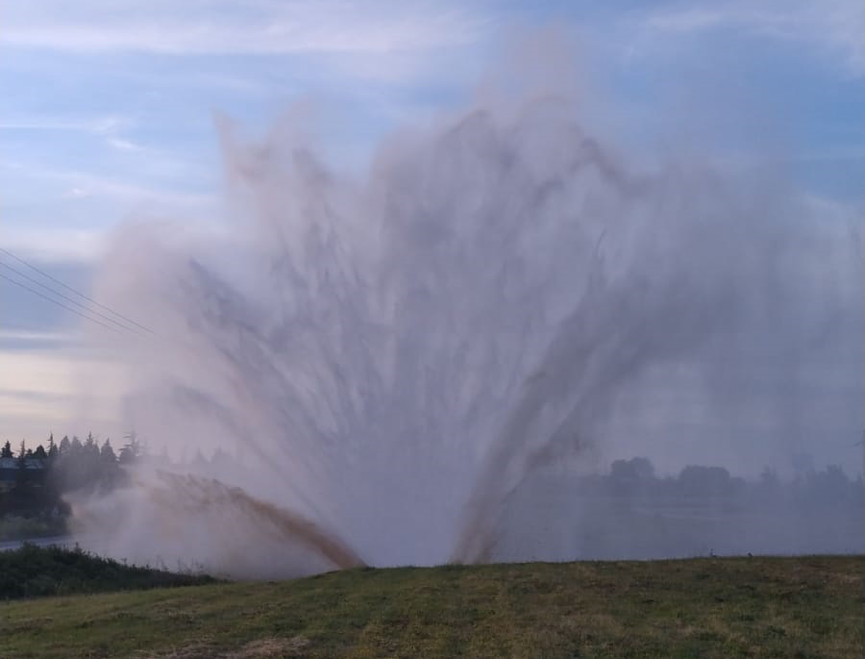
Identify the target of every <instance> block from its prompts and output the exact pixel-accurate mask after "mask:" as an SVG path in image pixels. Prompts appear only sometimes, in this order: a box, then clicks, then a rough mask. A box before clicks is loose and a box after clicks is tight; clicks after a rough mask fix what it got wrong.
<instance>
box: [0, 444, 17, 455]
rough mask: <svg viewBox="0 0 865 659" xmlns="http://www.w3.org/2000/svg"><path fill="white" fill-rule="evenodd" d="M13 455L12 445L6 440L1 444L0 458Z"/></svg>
mask: <svg viewBox="0 0 865 659" xmlns="http://www.w3.org/2000/svg"><path fill="white" fill-rule="evenodd" d="M14 457H15V456H14V455H13V454H12V445H11V444H10V443H9V442H8V441H7V442H6V443H5V444H3V448H2V449H0V458H14Z"/></svg>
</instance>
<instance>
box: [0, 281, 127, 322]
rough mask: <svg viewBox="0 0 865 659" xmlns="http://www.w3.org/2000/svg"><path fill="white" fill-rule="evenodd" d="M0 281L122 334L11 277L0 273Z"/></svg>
mask: <svg viewBox="0 0 865 659" xmlns="http://www.w3.org/2000/svg"><path fill="white" fill-rule="evenodd" d="M0 279H5V280H6V281H8V282H10V283H12V284H15V285H16V286H20V287H21V288H23V289H24V290H26V291H30V292H31V293H33V294H34V295H38V296H39V297H41V298H43V299H45V300H48V301H49V302H52V303H53V304H56V305H57V306H58V307H63V308H64V309H66V310H67V311H71V312H72V313H74V314H75V315H77V316H81V317H82V318H85V319H87V320H89V321H90V322H91V323H96V324H97V325H102V327H104V328H105V329H107V330H111V331H112V332H117V333H118V334H122V333H123V332H121V331H120V330H118V329H115V328H114V327H111V325H106V324H105V323H103V322H102V321H101V320H96V319H95V318H91V317H90V316H88V315H86V314H83V313H81V312H80V311H78V310H77V309H73V308H72V307H69V306H66V305H65V304H63V303H62V302H58V301H57V300H55V299H54V298H50V297H48V296H47V295H45V294H43V293H40V292H39V291H37V290H36V289H35V288H30V287H29V286H27V285H26V284H22V283H21V282H20V281H16V280H14V279H12V278H11V277H7V276H6V275H4V274H3V273H0Z"/></svg>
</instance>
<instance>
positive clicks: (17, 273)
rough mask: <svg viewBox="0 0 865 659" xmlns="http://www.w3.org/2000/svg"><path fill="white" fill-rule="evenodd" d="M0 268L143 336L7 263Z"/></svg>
mask: <svg viewBox="0 0 865 659" xmlns="http://www.w3.org/2000/svg"><path fill="white" fill-rule="evenodd" d="M0 266H2V267H4V268H6V269H7V270H11V271H12V272H14V273H15V274H16V275H18V276H19V277H24V279H26V280H27V281H29V282H32V283H34V284H36V285H37V286H40V287H41V288H44V289H45V290H46V291H49V292H50V293H51V294H52V295H56V296H57V297H59V298H62V299H64V300H66V301H67V302H70V303H72V304H74V305H75V306H76V307H80V308H82V309H84V310H85V311H87V312H88V313H92V314H94V315H96V316H99V317H100V318H102V319H103V320H107V321H108V322H109V323H113V324H115V325H117V326H118V327H120V328H121V329H124V330H126V331H127V332H133V333H134V334H137V335H139V336H143V334H142V333H141V332H139V331H138V330H137V329H135V328H134V327H128V326H126V325H124V324H123V323H120V322H118V321H116V320H114V319H113V318H111V317H110V316H106V315H105V314H103V313H99V312H98V311H97V310H96V309H91V308H90V307H88V306H87V305H86V304H81V302H79V301H78V300H73V299H72V298H71V297H69V296H68V295H64V294H63V293H61V292H60V291H57V290H55V289H53V288H51V287H50V286H47V285H46V284H43V283H42V282H41V281H39V280H38V279H34V278H33V277H31V276H30V275H28V274H26V273H24V272H21V271H20V270H18V269H17V268H13V267H12V266H11V265H9V264H8V263H3V261H0Z"/></svg>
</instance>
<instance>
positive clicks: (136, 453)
mask: <svg viewBox="0 0 865 659" xmlns="http://www.w3.org/2000/svg"><path fill="white" fill-rule="evenodd" d="M123 438H124V439H125V440H126V444H124V445H123V448H122V449H120V456H119V461H120V464H124V465H127V464H132V463H133V462H135V461H136V460H137V459H138V458H140V457H141V456H142V454H143V449H142V446H141V442H140V441H139V439H138V435H137V434H136V433H135V431H134V430H133V431H131V432H129V433H128V434H126V435H124V437H123Z"/></svg>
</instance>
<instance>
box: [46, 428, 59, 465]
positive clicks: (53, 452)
mask: <svg viewBox="0 0 865 659" xmlns="http://www.w3.org/2000/svg"><path fill="white" fill-rule="evenodd" d="M58 454H59V450H58V449H57V444H55V443H54V433H53V432H52V433H51V434H49V435H48V458H49V459H50V460H54V459H55V458H57V456H58Z"/></svg>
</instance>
